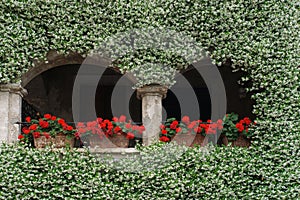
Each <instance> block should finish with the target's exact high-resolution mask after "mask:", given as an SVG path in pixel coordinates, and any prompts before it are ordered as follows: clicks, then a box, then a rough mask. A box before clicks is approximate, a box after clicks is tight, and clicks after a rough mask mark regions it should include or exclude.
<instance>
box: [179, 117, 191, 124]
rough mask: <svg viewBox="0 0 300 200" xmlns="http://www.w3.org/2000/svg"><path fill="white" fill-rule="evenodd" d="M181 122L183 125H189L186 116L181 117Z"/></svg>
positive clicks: (188, 119)
mask: <svg viewBox="0 0 300 200" xmlns="http://www.w3.org/2000/svg"><path fill="white" fill-rule="evenodd" d="M181 121H182V122H183V123H185V124H188V123H190V118H189V117H188V116H183V117H182V119H181Z"/></svg>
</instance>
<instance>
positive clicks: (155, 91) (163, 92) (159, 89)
mask: <svg viewBox="0 0 300 200" xmlns="http://www.w3.org/2000/svg"><path fill="white" fill-rule="evenodd" d="M167 92H168V88H167V87H165V86H162V85H146V86H144V87H142V88H138V89H137V98H138V99H142V98H143V97H144V96H160V97H161V98H162V99H164V98H166V96H167Z"/></svg>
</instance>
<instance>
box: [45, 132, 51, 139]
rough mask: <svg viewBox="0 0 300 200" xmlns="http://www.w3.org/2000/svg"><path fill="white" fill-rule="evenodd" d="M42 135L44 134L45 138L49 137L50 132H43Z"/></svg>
mask: <svg viewBox="0 0 300 200" xmlns="http://www.w3.org/2000/svg"><path fill="white" fill-rule="evenodd" d="M43 135H44V136H45V137H46V138H47V139H49V138H50V137H51V136H50V134H49V133H47V132H44V133H43Z"/></svg>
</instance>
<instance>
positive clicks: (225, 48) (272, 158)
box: [0, 0, 300, 199]
mask: <svg viewBox="0 0 300 200" xmlns="http://www.w3.org/2000/svg"><path fill="white" fill-rule="evenodd" d="M299 9H300V8H299V3H298V1H297V0H291V1H285V0H279V1H277V0H276V1H275V0H253V1H247V0H239V1H237V0H230V1H221V0H218V1H210V0H202V1H188V0H154V1H130V2H129V3H128V2H127V1H117V2H116V1H95V0H91V1H86V2H83V1H73V2H70V1H66V0H62V1H44V0H34V1H27V2H25V1H17V0H5V1H4V2H2V4H0V11H1V16H0V37H1V45H0V82H1V83H8V82H16V81H18V80H20V76H21V74H23V73H24V72H26V71H27V70H28V69H29V68H30V67H33V66H34V61H35V60H37V59H43V58H45V56H46V53H47V52H48V51H49V50H57V51H59V52H61V53H67V52H69V51H75V52H79V53H82V54H87V53H89V52H90V51H92V50H93V49H95V48H97V47H98V46H99V44H101V43H102V42H105V41H106V38H108V37H110V36H112V35H115V34H117V33H121V32H126V31H129V30H131V29H143V28H144V29H147V28H149V27H152V28H154V29H155V28H163V29H170V30H174V31H176V32H181V33H183V35H188V36H190V37H192V38H194V39H195V41H197V44H199V45H200V46H201V48H203V49H204V50H205V51H208V52H209V54H210V56H211V57H212V59H213V61H214V62H215V63H217V64H218V65H221V64H222V63H225V62H226V63H230V64H231V66H232V67H233V68H234V69H236V70H242V71H244V72H245V74H247V75H246V76H245V77H243V78H242V80H241V82H240V83H241V84H244V83H247V86H248V88H247V89H248V92H250V93H251V94H252V98H253V99H254V100H255V102H256V103H255V105H254V109H253V113H254V114H255V115H256V117H257V118H256V122H257V126H255V130H254V142H253V143H252V146H251V148H250V149H240V148H216V149H215V150H214V152H213V153H211V154H210V155H209V156H208V157H207V159H206V160H202V159H199V153H198V152H197V150H196V149H192V150H189V151H188V153H187V154H185V155H186V156H185V157H183V158H182V160H181V161H180V162H176V163H173V164H172V165H170V166H168V167H166V168H164V169H161V170H158V171H155V172H149V173H142V174H139V173H136V174H130V173H123V172H122V171H114V170H113V169H111V170H110V169H108V168H107V167H105V168H104V167H103V165H102V164H101V163H99V162H98V161H96V160H95V159H91V158H90V157H89V156H88V155H83V154H73V153H72V155H71V154H70V153H67V154H66V155H65V156H64V159H62V160H59V155H58V154H55V153H49V152H48V153H46V154H47V155H48V156H46V157H45V156H44V154H45V152H40V151H34V150H28V149H27V150H21V149H12V148H8V149H6V148H3V149H1V159H0V161H1V165H0V167H1V169H0V173H1V176H0V177H1V181H0V184H1V190H0V192H1V195H0V197H1V198H3V199H8V198H9V195H11V194H12V197H14V195H16V194H17V193H20V195H22V194H23V195H28V196H27V197H24V199H26V198H28V199H29V198H30V197H29V196H30V195H33V196H34V195H39V196H41V198H40V199H42V198H43V197H44V198H48V197H50V196H51V197H54V198H55V197H56V195H57V197H59V195H62V194H64V195H65V196H66V197H67V196H68V195H69V196H71V195H75V194H76V195H78V196H80V195H81V196H82V197H91V196H93V194H95V195H96V194H97V195H98V196H101V197H102V198H106V197H111V198H116V197H117V196H118V197H119V198H122V196H125V195H126V196H127V197H129V198H134V197H137V196H139V197H141V198H142V197H153V198H154V197H161V198H163V197H164V198H168V199H169V198H172V197H174V198H175V197H176V195H182V196H183V197H184V198H194V197H199V196H203V197H205V198H207V199H208V198H209V199H211V198H214V197H221V196H222V197H225V196H226V197H228V198H229V197H230V198H252V199H253V198H258V199H261V198H266V199H270V198H279V197H286V198H287V199H291V198H296V197H297V195H299V192H300V191H299V190H300V189H299V180H300V171H299V162H300V159H299V158H300V154H299V146H300V120H299V119H300V92H299V91H300V84H299V77H300V70H299V63H300V48H299V47H300V35H299V32H300V21H299V19H300V17H299V13H300V11H299ZM146 33H147V32H146ZM146 33H145V34H146ZM176 37H177V38H179V39H178V40H179V41H180V34H179V35H177V36H176ZM147 38H149V37H147ZM105 43H106V42H105ZM178 44H179V45H178V46H177V47H178V48H177V49H179V47H180V42H178ZM129 52H130V51H129ZM138 52H139V54H137V55H134V56H130V55H124V56H121V58H120V59H119V60H117V61H116V62H115V64H116V65H117V66H118V67H120V68H121V69H123V70H127V69H130V68H134V67H135V66H138V65H140V64H141V63H149V62H150V63H152V62H154V63H162V64H164V65H167V66H176V67H177V66H178V68H182V67H184V66H186V62H187V60H188V61H189V60H190V59H186V58H182V57H180V56H178V54H177V53H178V52H177V50H175V51H174V52H169V51H154V52H153V51H151V50H149V51H147V49H143V48H142V49H138ZM174 53H175V55H174ZM186 54H187V53H184V52H182V54H180V55H186ZM153 59H154V61H153ZM191 60H193V59H191ZM249 80H250V81H251V84H250V85H249V84H248V81H249ZM37 161H38V162H37ZM49 163H50V164H49ZM49 171H50V172H51V173H49ZM66 172H68V173H66ZM70 174H71V175H70ZM174 180H175V181H174ZM97 188H98V189H97ZM99 188H100V189H99ZM7 195H8V196H7ZM193 195H194V196H193ZM197 195H199V196H197ZM75 197H76V196H75ZM75 197H74V198H75Z"/></svg>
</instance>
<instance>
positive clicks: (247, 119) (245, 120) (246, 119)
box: [243, 117, 251, 125]
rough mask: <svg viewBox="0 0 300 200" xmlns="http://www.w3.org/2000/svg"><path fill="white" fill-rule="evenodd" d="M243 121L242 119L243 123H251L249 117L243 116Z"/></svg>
mask: <svg viewBox="0 0 300 200" xmlns="http://www.w3.org/2000/svg"><path fill="white" fill-rule="evenodd" d="M243 121H244V123H245V124H246V125H250V124H251V120H250V119H249V117H245V118H244V119H243Z"/></svg>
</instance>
